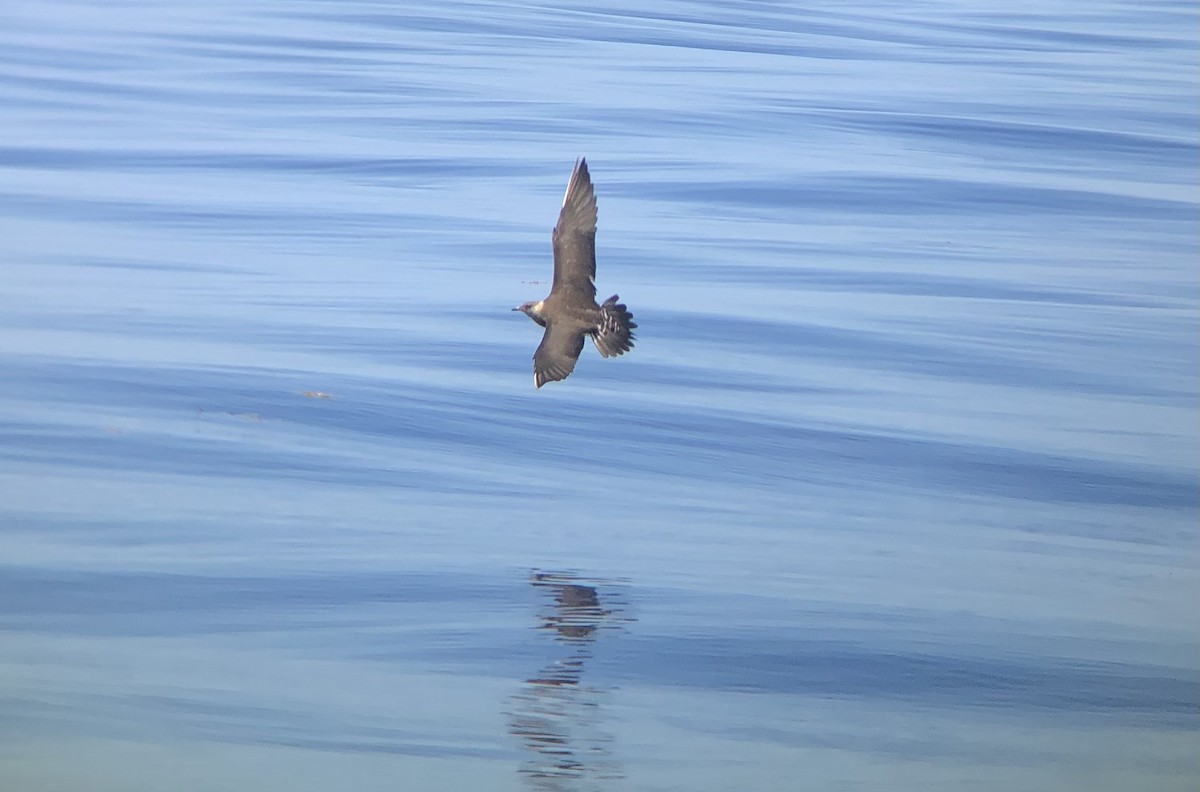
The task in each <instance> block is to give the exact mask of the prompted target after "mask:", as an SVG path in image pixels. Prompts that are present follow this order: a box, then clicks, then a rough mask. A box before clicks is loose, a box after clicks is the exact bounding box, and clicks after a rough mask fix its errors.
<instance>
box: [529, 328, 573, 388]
mask: <svg viewBox="0 0 1200 792" xmlns="http://www.w3.org/2000/svg"><path fill="white" fill-rule="evenodd" d="M582 351H583V331H582V330H577V329H574V328H569V327H562V326H561V325H556V324H555V323H554V322H551V323H550V324H549V325H547V327H546V333H545V335H543V336H542V343H540V344H538V348H537V351H536V352H534V353H533V384H534V385H535V386H537V387H539V388H540V387H542V386H543V385H545V384H546V383H547V382H556V381H558V380H562V379H566V378H567V377H568V376H570V374H571V372H572V371H574V370H575V362H576V361H577V360H579V353H580V352H582Z"/></svg>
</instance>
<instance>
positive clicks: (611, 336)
mask: <svg viewBox="0 0 1200 792" xmlns="http://www.w3.org/2000/svg"><path fill="white" fill-rule="evenodd" d="M619 299H620V297H618V296H617V295H615V294H614V295H613V296H612V297H609V298H608V299H607V300H605V301H604V304H603V305H601V306H600V326H599V327H598V328H596V330H595V332H593V333H592V340H593V341H595V342H596V349H598V350H599V351H600V354H601V355H603V356H604V357H615V356H617V355H623V354H625V353H626V352H628V351H629V350H631V349H633V340H634V335H633V329H634V328H635V327H637V324H636V323H635V322H634V321H633V314H631V313H630V312H629V309H628V308H626V307H625V306H624V305H622V304H621V303H619V302H617V300H619Z"/></svg>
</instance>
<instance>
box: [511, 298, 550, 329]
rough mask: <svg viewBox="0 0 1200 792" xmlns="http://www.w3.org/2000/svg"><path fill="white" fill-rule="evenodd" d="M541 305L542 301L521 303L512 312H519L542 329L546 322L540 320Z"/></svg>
mask: <svg viewBox="0 0 1200 792" xmlns="http://www.w3.org/2000/svg"><path fill="white" fill-rule="evenodd" d="M543 305H544V301H543V300H537V301H535V302H527V303H521V304H520V305H518V306H517V307H516V308H513V310H514V311H520V312H521V313H523V314H525V315H526V316H528V317H529V318H530V319H532V320H533V321H535V322H537V323H538V324H540V325H541V326H542V327H545V326H546V320H545V319H543V318H542V308H543Z"/></svg>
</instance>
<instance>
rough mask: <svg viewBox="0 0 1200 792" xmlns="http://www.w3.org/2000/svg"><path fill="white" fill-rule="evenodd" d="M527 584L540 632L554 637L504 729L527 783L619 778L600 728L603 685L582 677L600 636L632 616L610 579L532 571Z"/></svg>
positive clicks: (560, 786)
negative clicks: (517, 747)
mask: <svg viewBox="0 0 1200 792" xmlns="http://www.w3.org/2000/svg"><path fill="white" fill-rule="evenodd" d="M529 582H530V585H532V586H533V587H534V589H536V590H537V591H538V593H539V594H540V595H542V598H543V607H542V610H541V611H540V612H539V613H538V616H537V630H538V631H539V632H541V633H544V634H548V636H549V637H550V638H551V639H552V640H553V641H554V642H555V644H556V649H557V651H556V652H555V658H554V660H553V661H551V662H550V663H549V664H548V665H546V666H544V667H543V668H542V669H541V670H539V671H538V673H537V674H536V675H535V676H533V677H531V678H530V679H527V680H526V681H525V684H524V685H523V686H522V687H521V690H520V691H519V692H518V693H516V694H514V695H513V697H512V702H511V707H512V709H511V711H510V712H509V714H508V730H509V733H510V734H512V735H513V736H514V737H516V738H517V739H518V740H520V741H521V745H522V747H523V748H524V749H525V750H526V751H527V752H528V754H529V758H528V759H527V760H526V761H525V762H524V763H523V764H522V766H521V768H520V770H519V772H520V775H521V778H522V779H523V780H524V781H525V783H526V784H527V785H528V786H529V787H530V788H531V789H536V790H547V791H556V792H566V790H573V789H577V788H579V785H580V784H583V783H587V782H592V783H605V782H609V781H619V780H621V779H622V778H624V773H623V772H622V770H621V767H620V764H619V763H618V762H617V761H616V760H615V759H614V758H613V752H612V749H611V745H612V743H613V738H612V736H611V735H610V734H609V733H607V732H606V731H605V730H604V729H603V727H602V721H603V716H604V706H605V701H606V697H607V694H608V690H607V688H605V687H604V686H602V685H597V684H587V683H585V682H584V674H585V672H586V671H587V668H588V666H589V664H593V662H594V661H593V657H594V651H595V648H596V646H597V643H598V641H600V640H601V636H602V635H604V633H605V632H607V631H609V630H619V629H621V628H622V625H624V624H628V623H630V622H632V621H633V619H632V618H631V617H630V616H629V615H628V613H627V611H628V606H627V603H626V602H625V601H624V599H623V596H622V592H621V591H619V589H618V586H616V585H615V584H613V583H612V582H607V581H598V580H583V579H581V578H579V577H577V576H575V575H574V574H572V573H570V572H546V571H541V570H533V571H532V572H531V573H530V575H529Z"/></svg>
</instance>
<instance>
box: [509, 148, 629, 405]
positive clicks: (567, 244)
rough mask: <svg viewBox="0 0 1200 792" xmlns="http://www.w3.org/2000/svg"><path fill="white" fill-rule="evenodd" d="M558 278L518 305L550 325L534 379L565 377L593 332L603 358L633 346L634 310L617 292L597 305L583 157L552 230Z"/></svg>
mask: <svg viewBox="0 0 1200 792" xmlns="http://www.w3.org/2000/svg"><path fill="white" fill-rule="evenodd" d="M551 241H552V243H553V246H554V282H553V283H552V284H551V286H550V294H549V295H547V296H546V298H545V299H543V300H538V301H537V302H527V303H524V304H522V305H519V306H517V307H516V308H513V310H514V311H521V312H522V313H524V314H525V315H526V316H528V317H529V318H530V319H532V320H533V321H535V322H537V323H538V324H539V325H541V326H542V327H544V328H546V332H545V334H544V335H543V336H542V343H541V344H539V345H538V348H537V351H536V352H534V353H533V384H534V385H535V386H537V387H539V388H540V387H542V386H543V385H545V384H546V383H547V382H554V381H557V380H562V379H566V378H567V377H568V376H570V374H571V372H572V371H573V370H574V368H575V362H576V361H577V360H579V353H580V352H582V351H583V338H584V336H590V337H591V339H592V341H593V342H594V343H595V344H596V349H597V350H598V351H599V352H600V354H601V355H602V356H603V357H615V356H617V355H623V354H624V353H626V352H628V351H629V350H631V349H633V341H634V335H633V330H634V328H635V327H637V325H636V324H635V323H634V321H633V314H631V313H630V312H629V309H628V308H626V307H625V306H624V305H622V304H621V303H619V302H617V300H618V299H619V298H618V297H617V295H615V294H614V295H613V296H612V297H609V298H608V299H607V300H605V301H604V302H603V303H602V304H600V305H597V304H596V284H595V278H596V194H595V191H594V190H593V189H592V178H591V176H590V175H589V174H588V167H587V160H585V159H583V158H582V157H581V158H580V159H579V160H578V161H577V162H576V163H575V170H573V171H571V179H570V180H569V181H568V182H567V192H566V194H565V195H564V196H563V203H562V210H561V211H560V212H559V213H558V223H557V225H555V226H554V233H553V234H552V235H551Z"/></svg>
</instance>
